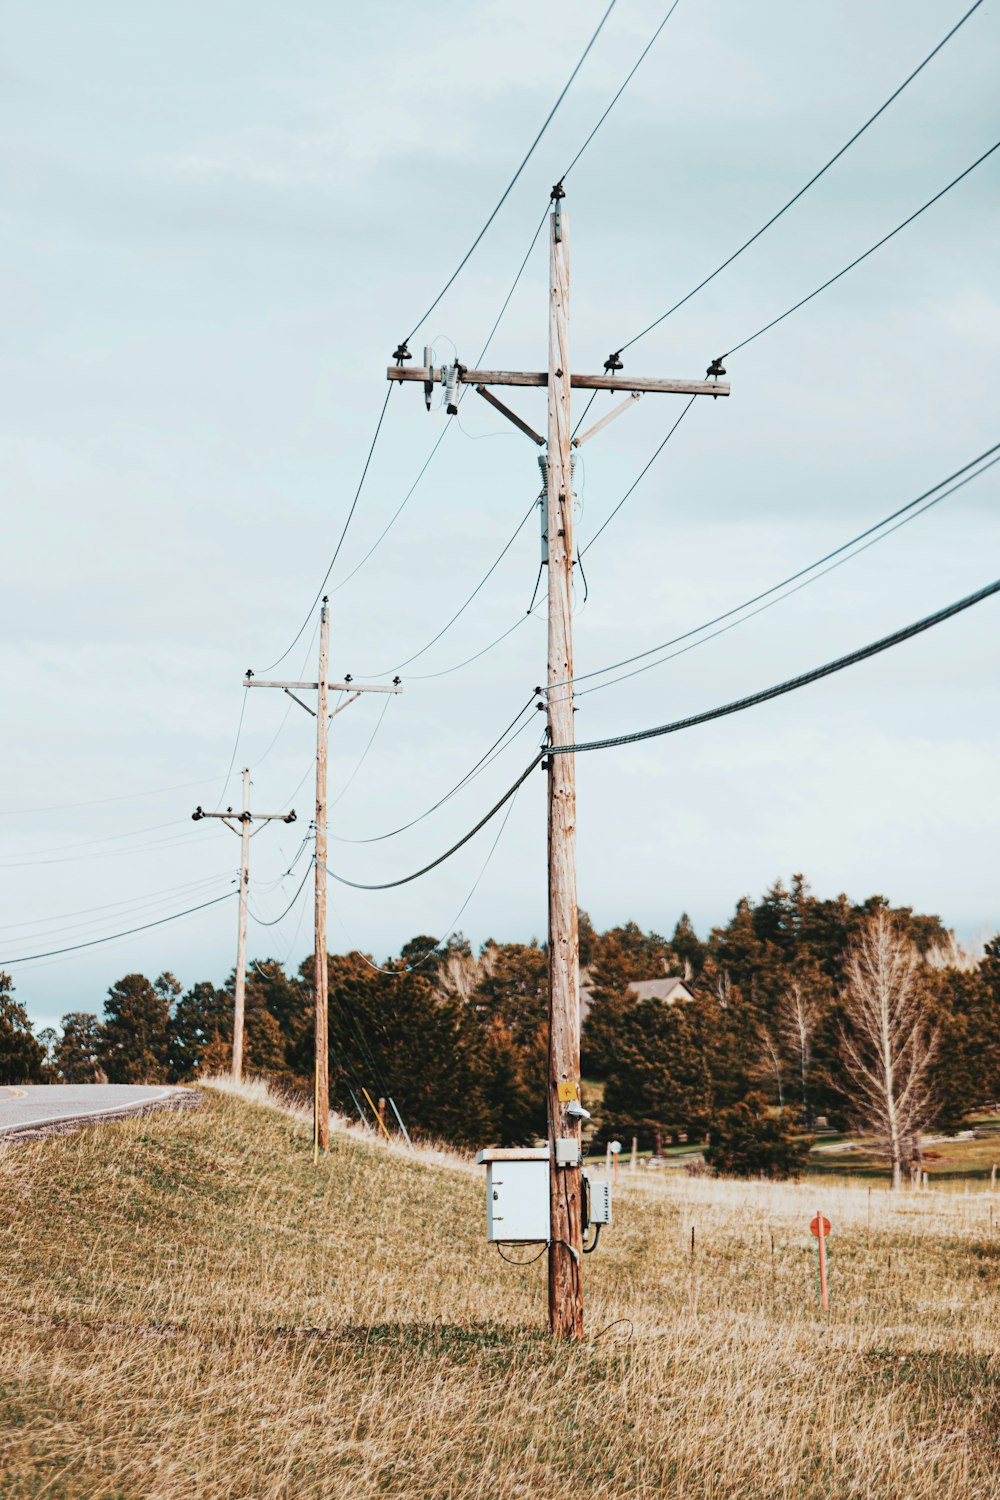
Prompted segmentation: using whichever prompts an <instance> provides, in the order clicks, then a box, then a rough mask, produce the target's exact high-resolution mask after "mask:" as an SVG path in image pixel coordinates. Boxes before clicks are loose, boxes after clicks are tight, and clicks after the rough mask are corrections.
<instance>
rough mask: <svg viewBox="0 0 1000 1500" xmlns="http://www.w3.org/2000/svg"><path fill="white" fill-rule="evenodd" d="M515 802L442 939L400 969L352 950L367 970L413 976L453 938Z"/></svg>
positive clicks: (501, 836)
mask: <svg viewBox="0 0 1000 1500" xmlns="http://www.w3.org/2000/svg"><path fill="white" fill-rule="evenodd" d="M516 802H517V795H516V793H515V795H514V796H513V797H512V798H511V799H510V802H509V803H508V804H507V811H506V812H505V813H504V815H503V818H502V820H501V823H500V827H499V828H498V829H497V836H496V838H495V839H494V840H493V842H492V844H491V845H490V848H489V852H488V853H487V855H486V858H485V860H484V861H483V865H482V868H481V869H480V871H479V874H478V875H477V876H476V878H475V880H474V881H473V883H472V889H471V890H470V891H469V894H468V895H467V896H466V898H465V900H464V901H463V902H462V904H461V906H460V907H459V908H458V911H457V912H456V913H455V915H454V917H453V918H452V921H451V925H450V926H449V928H448V930H447V932H446V934H445V936H444V937H443V938H439V939H438V941H437V942H436V943H435V944H434V946H433V947H431V948H428V949H427V950H426V951H425V952H424V953H422V954H421V955H420V957H419V958H418V959H417V960H416V962H415V963H408V964H404V965H403V966H402V968H392V969H387V968H383V967H382V965H381V964H376V963H373V962H372V961H371V959H369V958H368V957H367V956H366V955H365V954H364V953H362V952H361V950H360V949H359V948H354V949H353V950H352V951H353V952H354V953H356V954H357V957H358V958H360V960H361V962H362V963H363V964H366V965H367V967H368V968H369V969H374V970H375V971H376V972H377V973H379V974H415V973H416V972H417V970H418V969H421V968H423V966H424V964H425V963H426V962H427V960H428V959H429V958H430V957H431V956H432V955H433V954H435V953H437V952H438V950H439V949H440V948H442V947H444V946H445V945H446V944H447V942H448V939H449V938H451V937H453V936H454V934H455V932H456V931H457V929H458V924H459V922H460V921H461V919H462V916H463V914H464V912H465V909H466V907H467V906H468V904H469V902H470V901H471V900H472V898H473V896H474V895H475V894H476V892H477V891H478V889H479V887H480V885H481V884H482V880H483V877H484V875H485V874H486V871H487V870H488V869H489V867H490V864H491V863H492V860H493V856H494V854H495V853H496V851H497V845H498V844H499V842H500V840H501V839H502V838H503V834H504V829H505V828H506V827H507V823H508V821H509V819H510V815H511V813H512V812H513V811H514V805H515V803H516ZM325 868H326V867H325V866H324V869H325ZM327 873H328V874H329V871H327ZM335 915H336V917H337V921H338V922H340V925H341V927H342V928H343V931H344V933H345V934H346V935H347V939H348V942H350V934H349V933H348V932H347V928H346V927H345V926H344V922H343V919H342V918H341V916H340V913H339V912H336V911H335Z"/></svg>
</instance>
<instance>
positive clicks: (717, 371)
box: [705, 354, 726, 380]
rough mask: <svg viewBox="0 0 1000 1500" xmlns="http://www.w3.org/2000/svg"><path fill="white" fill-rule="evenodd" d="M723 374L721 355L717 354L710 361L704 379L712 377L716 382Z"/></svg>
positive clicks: (724, 368) (723, 366) (723, 367)
mask: <svg viewBox="0 0 1000 1500" xmlns="http://www.w3.org/2000/svg"><path fill="white" fill-rule="evenodd" d="M725 373H726V367H725V365H724V364H723V363H722V355H721V354H717V355H716V357H715V358H714V359H713V360H712V363H711V364H710V365H709V367H708V369H707V370H706V371H705V379H706V380H708V379H709V378H710V377H711V376H714V377H715V379H716V380H718V378H719V376H720V375H725Z"/></svg>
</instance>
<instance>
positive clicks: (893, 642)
mask: <svg viewBox="0 0 1000 1500" xmlns="http://www.w3.org/2000/svg"><path fill="white" fill-rule="evenodd" d="M998 593H1000V579H997V581H996V582H995V583H989V584H987V585H986V587H985V588H981V589H977V590H976V592H975V593H974V594H967V595H966V597H965V598H964V599H959V600H958V601H957V603H955V604H949V605H948V606H947V607H946V608H945V609H939V610H936V611H935V613H934V614H932V615H925V616H924V618H923V619H922V620H917V621H916V622H915V624H913V625H906V626H904V628H903V629H902V630H896V631H893V633H892V635H885V636H883V637H882V638H881V640H878V641H873V642H872V643H871V645H869V646H862V647H860V648H859V650H857V651H850V652H848V654H847V655H846V656H838V657H837V658H836V660H834V661H830V662H827V663H826V665H825V666H822V667H814V668H813V669H812V671H810V672H801V673H800V674H799V675H798V676H797V677H789V678H788V679H787V680H786V681H785V682H779V683H777V684H776V686H774V687H770V688H765V689H764V690H763V691H762V692H759V693H751V694H749V696H747V697H746V698H737V699H736V700H735V701H734V702H732V703H726V704H724V705H723V706H722V707H721V708H712V709H709V710H708V711H707V712H705V713H700V714H692V715H691V716H690V717H689V718H686V719H675V720H674V722H673V723H672V724H657V725H655V726H654V727H653V728H652V729H637V730H634V731H633V732H632V733H631V734H616V735H611V736H609V737H608V738H607V739H602V740H584V741H582V742H581V743H580V744H578V745H552V746H550V748H549V750H548V752H547V753H548V754H549V755H572V754H574V753H579V754H581V755H582V754H584V753H585V752H586V751H588V750H612V749H615V748H616V747H617V746H619V745H632V744H636V743H637V742H638V741H639V740H651V739H657V738H658V737H659V736H660V735H664V734H676V733H677V731H678V730H680V729H692V728H693V727H694V726H695V725H696V724H708V723H710V722H711V721H712V720H713V719H723V718H726V717H727V716H728V715H729V714H737V713H742V711H743V710H744V709H746V708H755V707H756V706H757V704H759V703H768V702H770V700H771V699H772V698H780V697H782V696H783V695H784V694H785V693H793V692H795V691H796V689H797V688H801V687H807V686H808V685H809V683H811V682H819V681H820V679H821V678H823V677H831V676H832V675H833V673H834V672H842V671H843V670H844V668H845V667H853V666H856V665H857V663H858V662H862V661H867V660H868V658H869V657H871V656H878V655H879V653H880V652H882V651H888V650H889V649H890V648H891V647H892V646H899V645H901V644H902V642H903V641H908V640H911V639H912V637H913V636H916V635H921V634H922V633H923V632H924V631H925V630H931V629H933V627H934V626H935V625H940V624H942V623H943V622H944V621H945V620H950V619H951V618H952V617H953V616H954V615H959V614H961V613H962V612H963V610H966V609H971V608H972V606H973V605H974V604H981V603H982V602H983V600H984V599H989V598H990V597H991V596H992V595H993V594H998Z"/></svg>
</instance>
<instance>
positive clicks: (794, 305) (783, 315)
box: [719, 141, 1000, 359]
mask: <svg viewBox="0 0 1000 1500" xmlns="http://www.w3.org/2000/svg"><path fill="white" fill-rule="evenodd" d="M997 150H1000V141H997V142H996V143H995V145H992V146H991V147H990V149H989V150H988V151H984V152H983V154H982V156H980V157H977V158H976V160H975V161H974V162H973V163H972V165H971V166H970V167H966V169H965V171H964V172H960V173H959V174H958V176H957V177H953V178H952V180H951V182H949V183H948V186H947V187H943V188H942V189H941V191H940V192H939V193H935V194H934V197H933V198H928V200H927V202H926V203H924V204H922V205H921V207H920V208H918V209H917V211H916V212H915V213H912V214H910V216H909V218H908V219H904V220H903V222H902V223H901V224H897V225H896V227H895V229H890V231H889V233H888V234H884V235H883V236H882V238H881V239H880V240H876V242H875V244H874V245H871V246H870V247H869V248H868V249H867V250H865V251H864V253H863V254H861V255H858V256H856V257H855V258H854V260H852V261H851V262H850V263H849V264H848V265H846V266H844V268H843V270H840V271H838V272H837V274H836V275H835V276H831V277H829V279H828V280H827V281H824V282H823V283H822V285H821V286H818V287H817V288H816V290H815V291H813V292H810V293H809V295H808V296H806V297H800V298H799V300H798V302H793V303H792V306H791V307H787V308H786V309H785V311H784V312H783V313H779V314H778V316H777V317H776V318H772V319H771V321H770V322H769V323H765V324H764V326H763V328H758V329H757V332H756V333H751V334H750V336H749V337H748V338H745V339H741V340H740V342H739V343H738V344H734V345H733V347H732V348H731V349H727V350H726V352H725V354H720V355H719V359H728V358H729V356H730V355H731V354H736V353H737V351H738V350H740V349H745V348H746V346H747V344H752V343H753V341H754V339H759V338H760V336H761V334H762V333H767V332H768V330H769V329H771V328H775V327H776V326H777V325H778V324H779V323H783V322H784V320H785V319H786V318H789V317H791V315H792V313H793V312H798V310H799V308H800V307H805V305H806V303H807V302H811V301H812V300H813V298H814V297H818V296H819V294H820V292H825V291H826V289H827V287H829V286H833V284H834V282H835V281H839V280H840V278H841V277H842V276H846V275H847V273H848V271H853V270H854V267H855V266H859V265H860V264H861V262H862V261H863V260H867V259H868V257H869V255H874V254H875V251H876V250H880V249H881V248H882V246H883V245H885V244H887V243H888V241H889V240H891V239H893V238H894V236H895V235H897V234H899V232H900V230H902V229H905V228H906V227H907V225H909V224H912V223H913V221H914V219H919V217H920V215H921V214H922V213H925V212H926V211H927V209H929V208H931V207H933V205H934V204H935V203H937V202H939V201H940V199H942V198H943V197H944V195H945V194H946V193H950V192H951V190H952V188H953V187H957V186H958V184H959V183H960V182H962V181H963V180H964V179H965V178H966V177H968V175H969V173H970V172H974V171H975V170H976V168H977V167H978V166H981V164H982V163H983V162H984V161H986V159H987V157H990V156H992V155H993V153H994V151H997Z"/></svg>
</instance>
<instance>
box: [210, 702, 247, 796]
mask: <svg viewBox="0 0 1000 1500" xmlns="http://www.w3.org/2000/svg"><path fill="white" fill-rule="evenodd" d="M247 697H248V694H247V690H246V686H244V688H243V702H242V703H241V704H240V718H239V723H238V724H237V725H236V739H235V740H234V741H233V753H232V755H231V756H230V757H229V770H228V771H227V772H226V779H225V781H224V782H223V783H222V791H221V792H220V793H219V800H218V802H217V803H216V804H215V811H216V812H218V810H219V808H220V807H221V806H222V804H223V802H224V801H225V797H226V793H227V792H228V790H229V778H230V777H231V776H232V774H233V767H234V766H235V764H236V752H237V751H238V750H239V748H240V735H241V734H242V733H243V716H244V714H245V713H246V711H247Z"/></svg>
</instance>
